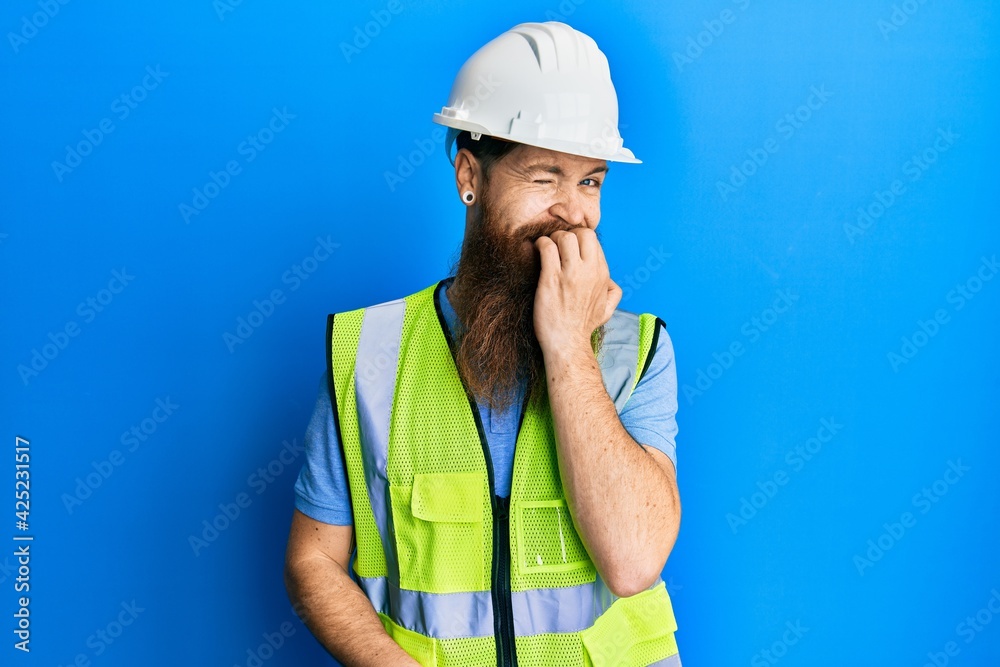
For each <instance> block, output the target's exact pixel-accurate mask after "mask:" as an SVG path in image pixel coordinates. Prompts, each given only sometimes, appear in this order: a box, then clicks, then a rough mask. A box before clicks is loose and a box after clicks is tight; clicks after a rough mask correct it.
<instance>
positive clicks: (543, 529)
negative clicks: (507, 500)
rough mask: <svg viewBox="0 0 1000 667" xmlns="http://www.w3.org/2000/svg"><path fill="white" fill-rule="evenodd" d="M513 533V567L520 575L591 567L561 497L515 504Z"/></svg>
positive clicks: (588, 557)
mask: <svg viewBox="0 0 1000 667" xmlns="http://www.w3.org/2000/svg"><path fill="white" fill-rule="evenodd" d="M517 535H518V538H517V567H518V570H519V571H520V572H521V573H523V574H535V573H544V572H570V571H573V570H581V569H588V568H590V567H592V566H591V562H590V556H589V555H588V554H587V550H586V549H584V547H583V542H581V541H580V536H579V535H577V532H576V527H575V526H574V525H573V519H572V518H571V517H570V514H569V508H568V507H567V506H566V501H565V500H564V499H557V500H535V501H522V502H519V503H517Z"/></svg>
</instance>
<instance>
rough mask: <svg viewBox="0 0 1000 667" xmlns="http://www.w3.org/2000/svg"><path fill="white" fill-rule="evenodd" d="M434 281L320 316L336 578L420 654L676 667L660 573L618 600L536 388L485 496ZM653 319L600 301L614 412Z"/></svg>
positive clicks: (644, 353)
mask: <svg viewBox="0 0 1000 667" xmlns="http://www.w3.org/2000/svg"><path fill="white" fill-rule="evenodd" d="M445 282H446V281H445V280H442V281H440V282H438V283H436V284H433V285H430V286H428V287H426V288H425V289H423V290H421V291H419V292H417V293H415V294H412V295H410V296H408V297H405V298H402V299H396V300H394V301H388V302H385V303H380V304H378V305H374V306H370V307H367V308H359V309H357V310H352V311H346V312H341V313H336V314H334V315H330V316H329V319H328V331H327V334H328V335H327V339H328V341H329V345H330V348H329V354H328V360H329V364H330V366H329V376H330V378H331V396H332V400H333V409H334V420H335V424H336V428H337V431H338V435H339V439H340V442H341V444H342V447H343V454H344V459H345V464H346V470H347V478H348V485H349V487H350V494H351V502H352V507H353V514H354V530H355V536H356V544H357V546H356V549H355V550H354V552H353V555H354V556H355V559H354V564H353V567H352V576H353V577H354V579H355V581H356V582H357V583H358V585H359V586H360V587H361V589H362V590H363V591H364V592H365V594H366V595H367V596H368V598H369V600H371V603H372V606H373V607H374V608H375V610H376V612H377V613H378V615H379V618H380V619H381V620H382V623H383V626H384V627H385V630H386V632H387V633H388V634H389V635H390V636H391V637H392V638H393V639H394V640H395V641H396V642H397V643H398V644H399V645H400V646H401V647H402V648H403V649H404V650H406V651H407V653H409V654H410V655H411V656H413V657H414V658H415V659H416V660H417V661H418V662H419V663H420V664H422V665H425V666H427V667H429V666H431V665H441V666H443V667H447V666H452V665H455V666H465V665H470V666H471V665H498V666H501V667H505V666H508V665H519V666H520V667H534V666H538V667H549V666H552V665H559V666H560V667H572V666H579V667H585V666H591V665H592V666H594V667H602V666H605V665H607V666H610V665H615V666H625V667H640V666H641V667H646V666H647V665H653V664H656V665H661V664H662V665H679V664H680V661H679V658H678V656H677V645H676V643H675V640H674V632H675V630H676V628H677V626H676V623H675V621H674V614H673V610H672V608H671V604H670V598H669V596H668V594H667V591H666V588H665V586H664V583H663V581H662V580H661V581H658V582H657V583H656V584H655V585H653V586H652V587H650V588H649V589H648V590H645V591H643V592H641V593H638V594H636V595H633V596H630V597H625V598H618V597H616V596H615V595H614V594H612V593H611V591H610V590H609V589H608V587H607V586H606V585H605V583H604V581H603V580H602V579H601V577H600V575H599V574H598V573H597V570H596V568H595V567H594V564H593V562H592V561H591V560H590V557H589V556H588V554H587V552H586V550H585V549H584V547H583V544H582V542H581V541H580V537H579V535H578V534H577V532H576V529H575V527H574V525H573V521H572V519H571V518H570V514H569V511H568V508H567V506H566V499H565V495H564V492H563V488H562V483H561V481H560V478H559V469H558V465H557V461H556V449H555V435H554V432H553V422H552V415H551V411H550V407H549V404H548V400H547V397H546V398H545V400H544V401H543V402H542V405H541V407H538V408H536V407H532V406H531V405H530V403H529V401H528V400H527V398H528V396H525V403H524V408H523V412H522V418H521V424H520V426H519V429H518V434H517V440H516V444H515V455H514V471H513V480H512V485H511V494H510V497H509V499H508V498H499V497H497V496H496V495H495V492H494V488H495V487H494V480H493V467H492V463H491V460H490V453H489V447H488V445H487V441H486V436H485V435H484V431H483V425H482V423H481V418H480V414H479V410H478V408H477V406H476V403H475V400H474V398H472V396H471V395H470V393H469V392H468V391H467V390H466V388H465V386H464V384H463V383H462V381H461V379H460V377H459V375H458V370H457V368H456V365H455V361H454V357H453V356H452V351H451V347H452V340H451V337H450V334H449V332H448V328H447V326H446V324H445V320H444V316H443V315H442V312H441V305H440V298H441V296H440V290H441V289H443V287H444V284H445ZM660 323H662V320H660V319H659V318H656V317H654V316H653V315H651V314H649V313H643V314H641V315H637V314H634V313H629V312H627V311H624V310H616V311H615V314H614V316H613V317H612V318H611V320H610V321H609V322H608V324H607V326H606V334H605V339H604V344H603V346H602V351H601V355H600V358H599V363H601V367H602V374H603V379H604V383H605V388H606V389H607V390H608V392H609V394H610V395H611V396H612V397H614V400H615V405H616V408H617V410H618V411H619V412H621V408H622V407H623V406H624V404H625V401H627V400H628V397H629V395H630V394H631V392H632V390H633V389H634V388H635V385H636V384H637V383H638V381H639V379H640V377H641V376H642V374H643V373H644V372H645V370H646V369H647V368H648V366H649V361H650V359H651V357H652V354H653V352H654V351H655V349H656V337H657V334H658V331H659V326H658V324H660Z"/></svg>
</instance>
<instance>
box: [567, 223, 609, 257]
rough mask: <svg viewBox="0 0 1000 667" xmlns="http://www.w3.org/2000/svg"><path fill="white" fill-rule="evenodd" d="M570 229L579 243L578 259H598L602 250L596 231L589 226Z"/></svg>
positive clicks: (601, 254) (602, 253) (602, 254)
mask: <svg viewBox="0 0 1000 667" xmlns="http://www.w3.org/2000/svg"><path fill="white" fill-rule="evenodd" d="M572 231H573V234H575V235H576V238H577V240H578V242H579V245H580V259H582V260H583V261H584V262H592V261H600V259H601V257H603V256H604V250H603V249H602V248H601V242H600V241H598V240H597V231H596V230H594V229H591V228H590V227H574V228H573V230H572Z"/></svg>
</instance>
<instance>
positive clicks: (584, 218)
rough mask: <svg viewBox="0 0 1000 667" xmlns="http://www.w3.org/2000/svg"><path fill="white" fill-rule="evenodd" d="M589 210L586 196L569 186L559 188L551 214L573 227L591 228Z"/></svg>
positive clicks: (551, 207) (550, 208) (550, 210)
mask: <svg viewBox="0 0 1000 667" xmlns="http://www.w3.org/2000/svg"><path fill="white" fill-rule="evenodd" d="M589 208H590V204H589V202H587V201H585V200H584V195H583V194H582V193H579V192H577V189H576V188H574V187H572V186H569V187H561V188H559V191H558V193H557V194H556V198H555V201H554V202H553V203H552V205H551V206H550V207H549V213H550V214H551V215H552V216H554V217H556V218H559V219H560V220H563V221H565V222H566V223H568V224H570V225H572V226H573V227H582V226H589V225H588V222H589V220H588V217H590V211H589Z"/></svg>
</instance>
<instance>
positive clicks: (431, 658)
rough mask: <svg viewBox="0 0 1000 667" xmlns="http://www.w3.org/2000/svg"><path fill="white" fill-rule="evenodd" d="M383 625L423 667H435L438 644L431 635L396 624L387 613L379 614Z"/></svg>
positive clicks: (400, 645) (394, 639) (401, 646)
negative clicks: (426, 635)
mask: <svg viewBox="0 0 1000 667" xmlns="http://www.w3.org/2000/svg"><path fill="white" fill-rule="evenodd" d="M378 617H379V619H381V621H382V627H384V628H385V632H386V634H388V635H389V636H390V637H392V639H393V641H395V642H396V643H397V644H399V647H400V648H401V649H403V650H404V651H406V652H407V654H409V656H410V657H411V658H413V659H414V660H416V661H417V662H419V663H420V665H421V667H435V666H436V665H437V650H436V649H437V645H436V643H435V641H434V639H432V638H431V637H425V636H424V635H422V634H420V633H418V632H413V631H412V630H407V629H406V628H404V627H403V626H401V625H396V624H395V623H393V622H392V619H391V618H389V617H388V616H386V615H385V614H381V613H380V614H379V615H378Z"/></svg>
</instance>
